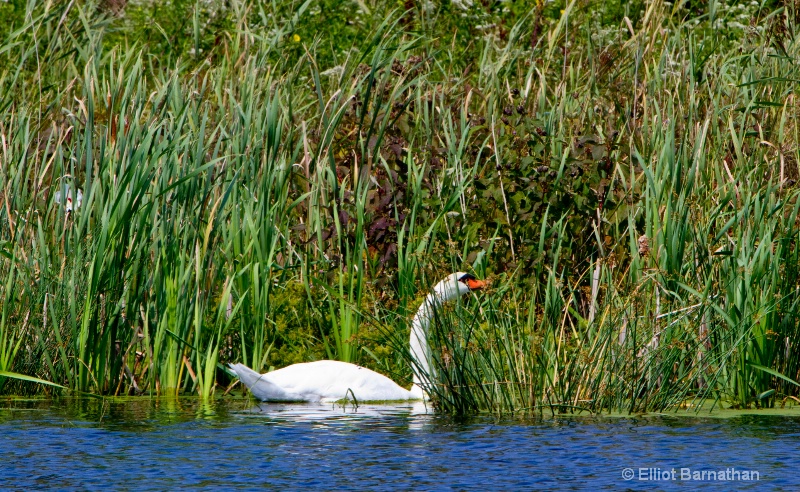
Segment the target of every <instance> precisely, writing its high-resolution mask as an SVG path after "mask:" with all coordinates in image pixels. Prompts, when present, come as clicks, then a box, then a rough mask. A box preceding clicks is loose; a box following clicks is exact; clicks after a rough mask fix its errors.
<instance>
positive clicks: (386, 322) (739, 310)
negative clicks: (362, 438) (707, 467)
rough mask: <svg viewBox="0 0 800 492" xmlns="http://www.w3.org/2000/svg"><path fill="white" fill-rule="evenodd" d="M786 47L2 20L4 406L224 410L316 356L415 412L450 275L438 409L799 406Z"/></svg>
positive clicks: (500, 21)
mask: <svg viewBox="0 0 800 492" xmlns="http://www.w3.org/2000/svg"><path fill="white" fill-rule="evenodd" d="M798 20H800V4H798V3H797V2H796V1H794V0H786V1H778V0H775V1H772V0H769V1H766V0H765V1H761V2H757V1H749V2H744V1H742V2H738V1H732V0H729V1H708V2H705V1H703V2H699V1H694V0H689V1H676V2H666V1H661V0H655V1H647V2H636V1H634V2H622V1H615V0H611V1H603V2H598V1H593V0H574V1H566V2H564V1H561V2H559V1H553V2H549V1H531V2H513V1H507V2H500V1H477V0H459V1H455V0H452V1H450V2H444V1H443V2H436V1H430V2H428V1H425V2H387V1H378V0H363V1H354V2H339V1H335V0H316V1H312V0H307V1H305V2H300V1H298V2H266V1H250V0H230V1H227V2H221V1H220V2H217V1H216V0H203V1H195V2H190V1H183V0H178V1H173V2H133V1H130V2H125V1H124V0H106V1H103V2H101V3H99V4H98V3H91V2H85V1H79V0H75V1H69V2H66V1H49V2H34V1H30V2H28V3H25V2H23V1H19V0H11V1H7V2H2V3H0V304H1V305H2V308H1V309H2V313H0V314H1V316H0V374H4V375H5V376H0V395H34V394H39V395H42V394H44V395H51V396H56V395H60V394H69V393H75V394H82V393H90V394H94V395H107V396H113V395H152V396H172V395H200V396H201V397H203V398H210V397H213V396H216V397H219V396H220V395H223V394H225V393H226V392H227V391H230V390H231V384H232V383H233V382H234V381H235V380H234V379H233V378H232V377H231V374H230V372H229V371H227V370H226V369H225V367H224V366H225V364H226V363H228V362H241V363H244V364H246V365H248V366H250V367H252V368H253V369H255V370H257V371H260V372H264V371H267V370H270V369H271V368H280V367H283V366H286V365H288V364H291V363H296V362H305V361H310V360H318V359H323V358H330V359H336V360H342V361H347V362H353V363H358V364H362V365H365V366H367V367H370V368H371V369H374V370H376V371H378V372H381V373H383V374H385V375H387V376H389V377H390V378H392V379H393V380H395V381H397V382H398V383H400V384H405V385H406V386H408V385H409V384H410V381H411V368H410V365H409V362H408V361H409V351H408V347H407V340H408V337H409V335H408V334H409V331H408V330H409V325H410V319H411V316H412V315H413V313H414V312H415V309H416V308H417V307H418V306H419V303H420V302H421V300H422V299H423V298H424V296H425V295H426V294H427V293H428V291H429V288H430V286H431V285H433V284H435V283H436V282H437V281H438V280H440V279H441V278H443V277H444V276H446V275H447V274H449V273H451V272H454V271H468V272H471V273H473V274H475V275H476V276H477V277H479V278H485V279H487V280H488V281H489V282H490V287H489V288H488V289H487V290H486V291H485V292H481V293H480V294H477V295H470V296H468V297H469V298H465V299H462V300H461V301H459V302H458V303H456V304H455V305H454V306H452V307H451V308H447V309H442V310H440V311H439V312H437V315H436V319H434V320H433V322H432V323H431V332H430V339H431V346H432V356H433V367H434V370H433V372H434V374H433V378H434V379H435V380H436V381H437V384H436V385H435V386H434V387H433V390H432V395H431V396H432V403H433V405H434V406H435V408H436V409H437V410H439V411H442V412H445V413H454V414H472V413H481V412H489V413H498V414H499V413H516V414H534V413H542V412H547V413H550V412H563V413H582V412H586V411H589V412H593V413H597V412H607V413H625V414H630V413H645V412H659V411H668V410H675V409H680V408H687V407H689V408H698V409H700V408H703V409H708V408H712V407H716V408H725V409H768V408H775V409H776V410H777V409H779V408H782V407H784V406H787V407H793V406H794V405H795V403H798V402H800V400H798V397H800V385H799V384H798V382H797V381H798V380H800V258H799V256H798V255H799V254H800V249H799V248H798V239H799V238H800V236H798V234H800V217H798V212H800V200H798V194H799V193H800V187H798V186H799V184H800V183H798V181H800V148H798V141H799V139H798V137H799V135H798V131H800V130H799V127H798V118H799V117H800V101H798V97H797V89H798V87H800V67H799V66H798V62H797V60H800V45H799V43H800V37H799V36H800V32H798ZM78 192H80V194H78ZM18 375H25V376H27V377H28V378H38V379H40V380H43V381H48V382H51V383H53V384H56V385H60V386H63V387H64V388H65V389H62V388H57V387H53V386H49V385H42V384H39V383H37V382H35V381H32V380H30V379H29V380H25V379H22V378H20V377H19V376H18ZM234 391H240V389H238V387H237V389H234Z"/></svg>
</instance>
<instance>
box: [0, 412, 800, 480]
mask: <svg viewBox="0 0 800 492" xmlns="http://www.w3.org/2000/svg"><path fill="white" fill-rule="evenodd" d="M799 447H800V418H796V417H785V416H763V415H758V416H746V415H743V416H740V417H735V418H728V419H710V418H687V417H673V416H656V417H647V418H609V417H570V418H555V419H554V418H549V419H547V418H545V419H538V420H530V421H519V420H507V421H496V420H494V419H491V418H474V419H469V420H454V419H452V418H448V417H442V416H437V415H431V414H428V413H426V412H425V408H424V407H422V406H421V405H417V406H411V405H409V404H405V405H396V406H361V407H359V408H358V409H355V410H354V409H353V408H352V407H348V408H342V407H340V406H335V405H320V406H316V405H311V406H308V405H292V406H288V405H260V406H259V405H254V404H252V403H250V402H247V401H244V400H225V401H220V402H214V403H212V404H203V403H202V402H200V401H198V400H194V399H180V400H164V399H161V400H150V399H143V398H139V399H134V400H82V399H79V400H71V399H65V400H57V401H41V400H0V456H2V463H1V464H0V486H1V487H2V488H3V489H5V490H8V489H16V490H32V489H42V488H47V489H59V490H69V489H80V490H109V489H113V490H167V489H192V490H201V489H207V490H216V489H218V488H222V487H224V488H225V489H229V490H242V489H252V490H265V489H266V490H269V489H273V490H296V489H319V490H332V489H359V490H385V489H392V490H410V489H416V490H521V489H525V490H536V489H553V490H584V489H587V488H595V487H598V488H604V489H605V488H612V489H630V490H653V489H656V490H663V489H674V488H682V489H687V490H691V489H696V488H698V487H702V488H703V489H706V488H711V489H713V490H731V489H734V488H735V489H740V488H747V489H756V488H765V489H770V490H781V489H783V490H798V489H800V479H798V474H800V454H799V453H798V448H799ZM673 469H675V472H674V474H673V472H672V470H673ZM703 472H705V474H704V473H703ZM710 472H714V473H713V474H712V473H710ZM623 475H624V477H623ZM629 476H632V478H631V479H629V480H626V479H625V478H628V477H629Z"/></svg>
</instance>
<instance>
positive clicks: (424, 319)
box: [230, 272, 483, 402]
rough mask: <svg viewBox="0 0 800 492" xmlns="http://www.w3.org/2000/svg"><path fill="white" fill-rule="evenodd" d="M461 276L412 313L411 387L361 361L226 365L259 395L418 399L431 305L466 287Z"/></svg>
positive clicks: (426, 368)
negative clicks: (263, 368)
mask: <svg viewBox="0 0 800 492" xmlns="http://www.w3.org/2000/svg"><path fill="white" fill-rule="evenodd" d="M465 277H468V275H466V274H464V273H460V272H459V273H454V274H452V275H450V276H448V277H447V278H446V279H445V280H443V281H441V282H439V283H438V284H436V286H435V287H434V288H433V291H432V292H431V293H430V294H428V297H426V298H425V301H424V302H423V303H422V305H421V306H420V307H419V311H417V314H416V316H414V320H413V322H412V324H411V340H410V349H411V357H412V358H413V360H414V367H412V370H413V372H414V383H413V384H412V385H411V389H410V390H407V389H405V388H403V387H402V386H400V385H398V384H397V383H395V382H394V381H392V380H391V379H389V378H387V377H386V376H384V375H383V374H378V373H377V372H375V371H372V370H370V369H367V368H366V367H361V366H357V365H355V364H349V363H347V362H339V361H335V360H320V361H316V362H306V363H303V364H293V365H291V366H288V367H284V368H283V369H278V370H277V371H272V372H268V373H266V374H259V373H257V372H256V371H254V370H252V369H250V368H249V367H247V366H245V365H243V364H231V365H230V367H231V369H233V370H234V371H235V372H236V374H237V375H238V376H239V379H240V380H241V381H242V383H244V384H245V386H247V387H248V388H249V389H250V391H251V392H252V393H253V396H255V397H256V398H258V399H259V400H262V401H305V402H318V401H338V400H345V399H350V400H352V399H355V400H356V401H392V400H422V399H424V398H425V391H424V388H426V387H427V385H428V381H427V379H426V377H427V375H428V374H430V362H429V350H428V325H429V324H430V320H431V317H432V316H433V310H434V308H435V307H436V306H437V305H438V304H440V303H442V302H447V301H449V300H452V299H455V298H457V297H459V296H461V295H463V294H466V293H467V292H469V291H470V287H469V286H468V285H467V283H464V282H462V281H461V280H460V279H462V278H465ZM466 282H474V283H473V284H470V285H473V288H476V289H479V288H481V287H482V286H483V283H482V282H480V281H475V280H474V279H473V280H468V281H466Z"/></svg>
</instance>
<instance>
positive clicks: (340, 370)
mask: <svg viewBox="0 0 800 492" xmlns="http://www.w3.org/2000/svg"><path fill="white" fill-rule="evenodd" d="M234 366H236V367H234ZM239 366H241V367H244V369H246V370H247V371H249V373H247V372H245V371H243V372H244V373H245V378H242V375H241V373H240V372H239ZM231 367H232V368H233V369H234V370H235V371H236V373H237V374H238V375H239V378H240V379H241V380H242V382H243V383H245V385H247V387H248V388H250V390H251V391H252V392H253V395H254V396H256V398H259V399H261V400H264V401H269V400H272V401H275V400H278V399H286V398H290V399H291V400H293V401H337V400H343V399H353V398H355V399H356V400H357V401H389V400H408V399H412V398H413V397H412V395H411V392H410V391H408V390H407V389H404V388H402V387H400V386H398V385H397V384H396V383H395V382H394V381H392V380H391V379H389V378H387V377H386V376H384V375H382V374H378V373H377V372H375V371H371V370H369V369H367V368H365V367H361V366H357V365H355V364H348V363H346V362H339V361H334V360H321V361H316V362H306V363H302V364H294V365H291V366H289V367H284V368H283V369H279V370H277V371H273V372H269V373H266V374H258V373H257V372H255V371H252V370H251V369H249V368H247V367H245V366H242V365H241V364H235V365H233V366H231ZM250 373H252V374H250ZM248 381H252V382H253V383H254V384H253V386H251V385H250V384H249V382H248ZM264 382H266V383H267V384H264ZM254 388H256V389H254ZM257 391H258V392H257ZM274 395H275V396H279V397H282V398H275V397H274ZM265 397H266V398H265Z"/></svg>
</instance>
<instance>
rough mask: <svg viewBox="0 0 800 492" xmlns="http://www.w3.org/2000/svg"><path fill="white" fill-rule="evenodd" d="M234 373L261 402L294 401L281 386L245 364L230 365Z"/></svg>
mask: <svg viewBox="0 0 800 492" xmlns="http://www.w3.org/2000/svg"><path fill="white" fill-rule="evenodd" d="M228 367H230V368H231V369H232V370H233V372H235V373H236V375H237V376H239V380H240V381H241V382H242V383H244V385H245V386H247V388H248V389H249V390H250V392H251V393H253V396H255V397H256V398H258V399H259V400H261V401H292V400H295V399H296V398H293V395H290V394H289V393H288V392H287V391H285V390H284V389H283V388H281V387H280V386H278V385H276V384H275V383H272V382H270V381H269V380H268V379H267V378H266V375H264V374H259V373H257V372H256V371H254V370H252V369H250V368H249V367H247V366H246V365H244V364H228Z"/></svg>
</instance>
